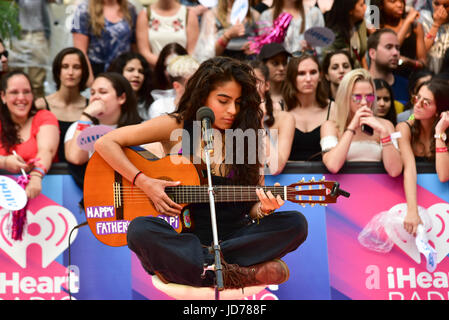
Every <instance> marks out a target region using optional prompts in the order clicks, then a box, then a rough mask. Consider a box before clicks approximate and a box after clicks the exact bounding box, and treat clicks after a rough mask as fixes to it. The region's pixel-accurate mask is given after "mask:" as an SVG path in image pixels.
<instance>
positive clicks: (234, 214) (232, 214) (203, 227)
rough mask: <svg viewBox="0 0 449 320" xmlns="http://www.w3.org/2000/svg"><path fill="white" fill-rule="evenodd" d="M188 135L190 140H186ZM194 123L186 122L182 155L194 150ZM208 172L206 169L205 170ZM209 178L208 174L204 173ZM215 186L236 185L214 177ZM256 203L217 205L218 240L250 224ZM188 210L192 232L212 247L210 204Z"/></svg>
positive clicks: (195, 204) (223, 178) (204, 243)
mask: <svg viewBox="0 0 449 320" xmlns="http://www.w3.org/2000/svg"><path fill="white" fill-rule="evenodd" d="M186 134H188V135H189V138H186V139H184V135H186ZM193 137H194V136H193V122H192V121H190V122H186V121H184V132H183V139H182V154H183V155H184V156H189V155H190V154H192V152H191V150H193V142H194V141H193V140H194V139H193ZM205 170H206V169H205ZM200 174H204V175H205V176H207V172H206V171H205V172H203V173H200ZM212 184H213V185H232V184H235V183H233V182H232V181H231V179H230V178H229V177H221V176H212ZM254 204H255V202H222V203H218V202H216V203H215V213H216V217H217V230H218V239H219V240H224V239H227V238H229V236H231V234H232V233H233V232H235V231H237V230H238V229H240V228H241V227H243V226H245V225H246V224H248V222H249V218H248V217H247V215H248V214H249V211H250V210H251V207H252V206H253V205H254ZM186 209H188V210H189V213H190V217H191V219H192V220H193V230H192V232H193V233H194V234H195V235H196V236H197V237H198V238H199V239H200V242H201V244H203V245H205V246H210V245H211V244H212V242H213V237H212V225H211V219H210V204H209V202H207V203H192V204H189V205H188V206H186V207H185V209H184V210H186Z"/></svg>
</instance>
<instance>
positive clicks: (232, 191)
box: [165, 185, 290, 203]
mask: <svg viewBox="0 0 449 320" xmlns="http://www.w3.org/2000/svg"><path fill="white" fill-rule="evenodd" d="M208 188H209V187H208V186H177V187H167V188H165V192H166V193H167V195H168V196H169V197H170V198H171V199H172V200H173V201H175V202H176V203H204V202H209V192H208ZM213 188H214V199H215V201H216V202H244V201H249V202H250V201H259V198H258V197H257V194H256V189H257V188H262V189H263V190H264V191H265V192H267V191H271V193H272V194H273V195H274V196H275V197H276V196H277V195H280V196H281V197H282V199H285V198H286V196H287V198H288V194H287V192H288V189H290V188H289V187H284V186H225V185H218V186H214V187H213ZM287 200H288V199H287Z"/></svg>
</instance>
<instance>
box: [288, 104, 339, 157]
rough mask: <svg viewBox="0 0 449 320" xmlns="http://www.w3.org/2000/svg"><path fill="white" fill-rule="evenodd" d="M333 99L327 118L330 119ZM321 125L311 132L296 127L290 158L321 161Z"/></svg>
mask: <svg viewBox="0 0 449 320" xmlns="http://www.w3.org/2000/svg"><path fill="white" fill-rule="evenodd" d="M331 103H332V101H329V105H328V109H327V117H326V120H329V114H330V109H331ZM320 130H321V125H319V126H318V127H316V128H315V129H313V130H312V131H310V132H302V131H301V130H299V129H298V128H295V135H294V137H293V143H292V149H291V151H290V156H289V157H288V160H291V161H321V160H322V153H321V145H320V140H321V134H320Z"/></svg>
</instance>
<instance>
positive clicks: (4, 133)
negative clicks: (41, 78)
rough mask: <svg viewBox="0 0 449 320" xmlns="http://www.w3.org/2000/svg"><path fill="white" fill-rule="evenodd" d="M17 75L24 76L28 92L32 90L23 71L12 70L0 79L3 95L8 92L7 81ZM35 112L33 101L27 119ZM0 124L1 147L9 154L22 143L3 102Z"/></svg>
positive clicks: (17, 128) (15, 124)
mask: <svg viewBox="0 0 449 320" xmlns="http://www.w3.org/2000/svg"><path fill="white" fill-rule="evenodd" d="M18 75H21V76H24V77H25V78H26V79H27V81H28V83H29V85H30V90H32V86H31V80H30V78H29V77H28V75H27V74H26V73H25V72H23V71H20V70H14V71H11V72H9V73H7V74H5V75H3V77H2V84H1V88H2V93H3V94H4V93H5V92H6V90H8V81H9V79H11V78H12V77H14V76H18ZM36 112H37V108H36V106H35V104H34V99H33V102H32V104H31V109H30V111H29V113H28V118H30V117H32V116H34V115H35V114H36ZM0 124H1V134H0V142H1V144H2V146H3V148H5V150H6V152H8V153H11V151H12V149H13V148H14V146H16V145H18V144H20V143H22V142H23V141H22V139H21V138H20V137H19V130H20V127H19V125H18V124H17V123H15V122H14V121H13V120H12V118H11V114H10V112H9V109H8V108H7V106H6V105H5V104H4V103H3V102H1V107H0Z"/></svg>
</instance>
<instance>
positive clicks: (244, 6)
mask: <svg viewBox="0 0 449 320" xmlns="http://www.w3.org/2000/svg"><path fill="white" fill-rule="evenodd" d="M248 10H249V4H248V0H235V1H234V4H233V5H232V9H231V24H233V25H234V24H236V22H237V21H240V22H242V21H243V20H245V17H246V14H247V13H248Z"/></svg>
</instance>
